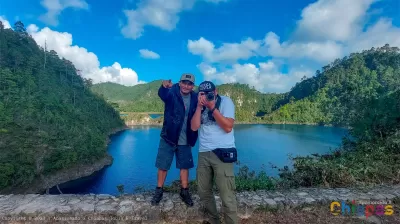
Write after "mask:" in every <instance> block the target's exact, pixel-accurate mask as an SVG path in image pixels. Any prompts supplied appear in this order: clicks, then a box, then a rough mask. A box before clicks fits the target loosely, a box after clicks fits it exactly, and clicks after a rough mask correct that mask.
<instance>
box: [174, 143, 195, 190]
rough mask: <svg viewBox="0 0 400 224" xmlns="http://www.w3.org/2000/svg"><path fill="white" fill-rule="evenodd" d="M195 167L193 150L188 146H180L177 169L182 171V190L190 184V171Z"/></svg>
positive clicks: (177, 152) (177, 155)
mask: <svg viewBox="0 0 400 224" xmlns="http://www.w3.org/2000/svg"><path fill="white" fill-rule="evenodd" d="M193 167H194V163H193V155H192V148H191V147H190V146H188V145H179V146H178V149H177V151H176V168H178V169H180V177H181V185H182V188H187V187H188V184H189V169H192V168H193Z"/></svg>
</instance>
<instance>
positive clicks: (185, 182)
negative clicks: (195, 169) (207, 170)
mask: <svg viewBox="0 0 400 224" xmlns="http://www.w3.org/2000/svg"><path fill="white" fill-rule="evenodd" d="M180 176H181V185H182V188H188V187H189V170H187V169H181V172H180Z"/></svg>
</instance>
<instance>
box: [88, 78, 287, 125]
mask: <svg viewBox="0 0 400 224" xmlns="http://www.w3.org/2000/svg"><path fill="white" fill-rule="evenodd" d="M161 83H162V80H157V81H152V82H150V83H146V84H138V85H135V86H131V87H128V86H123V85H119V84H115V83H101V84H96V85H93V87H92V91H94V92H96V93H98V94H100V95H103V96H104V97H105V98H106V99H107V100H109V101H110V102H111V103H114V104H113V105H114V106H115V107H116V108H118V109H119V110H120V111H124V112H163V111H164V104H163V102H162V101H161V99H160V98H159V97H158V88H159V87H160V86H161ZM217 88H218V91H219V93H220V94H221V95H227V96H230V97H231V98H232V100H233V101H234V102H235V105H236V115H237V117H238V119H239V120H241V121H252V120H254V119H256V117H255V115H257V114H260V112H261V115H262V114H263V113H266V112H268V113H269V112H271V111H272V110H273V107H274V105H275V104H276V103H277V102H278V101H279V100H282V99H283V96H284V95H283V94H263V93H260V92H258V91H256V90H255V89H251V88H250V87H249V86H248V85H246V84H223V85H219V86H217Z"/></svg>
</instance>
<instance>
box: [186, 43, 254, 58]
mask: <svg viewBox="0 0 400 224" xmlns="http://www.w3.org/2000/svg"><path fill="white" fill-rule="evenodd" d="M260 44H261V41H255V40H253V39H251V38H247V39H245V40H243V41H241V42H240V43H223V44H222V46H221V47H219V48H215V45H214V44H213V43H212V42H210V41H208V40H206V39H205V38H203V37H200V39H199V40H189V41H188V44H187V47H188V49H189V52H191V53H192V54H194V55H201V56H203V58H204V59H205V60H207V61H209V62H236V61H237V60H239V59H243V60H246V59H249V58H250V57H253V56H255V55H257V52H256V51H257V50H258V49H259V48H260Z"/></svg>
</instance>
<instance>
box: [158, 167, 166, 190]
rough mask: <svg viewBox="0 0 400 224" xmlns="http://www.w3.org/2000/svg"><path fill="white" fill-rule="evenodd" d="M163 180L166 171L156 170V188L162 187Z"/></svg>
mask: <svg viewBox="0 0 400 224" xmlns="http://www.w3.org/2000/svg"><path fill="white" fill-rule="evenodd" d="M165 178H167V170H162V169H158V173H157V187H163V186H164V182H165Z"/></svg>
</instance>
